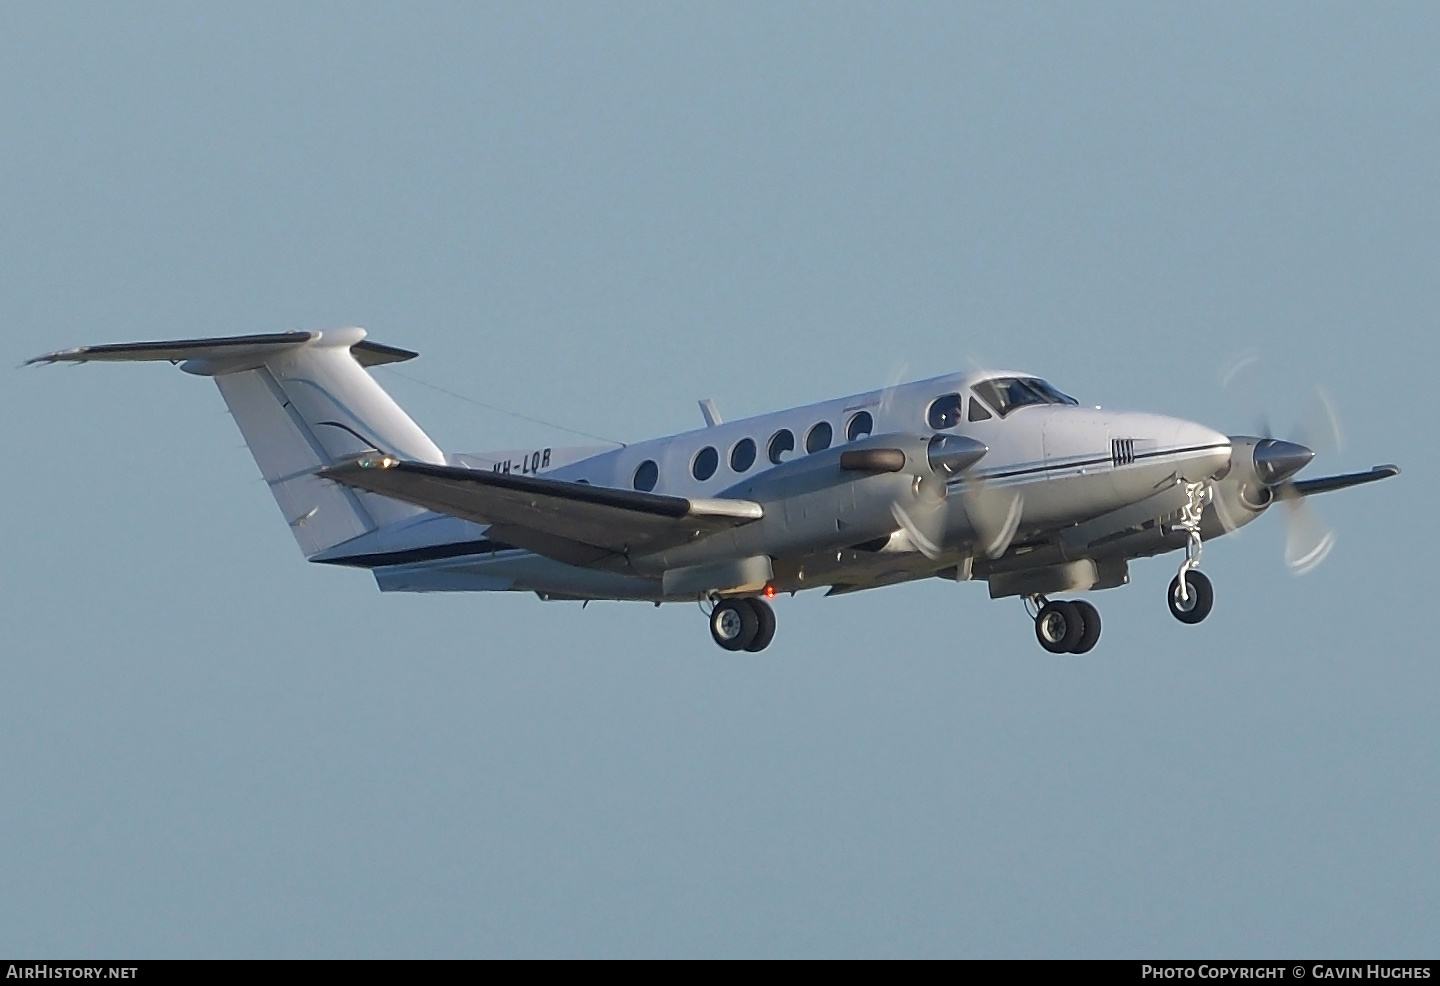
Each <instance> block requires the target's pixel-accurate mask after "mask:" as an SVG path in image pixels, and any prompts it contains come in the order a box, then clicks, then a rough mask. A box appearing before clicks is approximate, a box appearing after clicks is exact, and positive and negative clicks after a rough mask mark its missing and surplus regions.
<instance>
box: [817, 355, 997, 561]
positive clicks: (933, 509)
mask: <svg viewBox="0 0 1440 986" xmlns="http://www.w3.org/2000/svg"><path fill="white" fill-rule="evenodd" d="M903 372H904V367H903V365H902V366H901V367H900V368H899V370H898V371H897V372H896V373H894V374H892V379H891V381H890V382H889V383H888V384H887V385H886V387H885V389H884V390H883V391H882V392H881V395H880V401H879V403H878V405H877V407H876V414H877V417H878V418H879V420H880V421H881V422H883V425H882V427H886V428H887V429H888V428H895V427H897V426H898V427H899V429H900V430H902V431H907V432H908V431H910V430H912V428H919V427H922V426H923V425H925V424H928V422H926V423H922V422H908V421H906V422H897V421H895V420H894V417H893V415H892V413H891V412H892V408H893V407H894V406H895V401H894V397H895V393H896V390H897V389H898V386H899V377H900V375H901V374H903ZM874 451H876V452H880V451H885V452H892V451H893V452H896V453H899V454H900V457H901V459H903V458H904V453H903V451H902V450H900V449H893V450H892V449H885V450H880V449H876V450H874ZM987 452H989V448H988V447H987V446H985V445H984V444H983V443H981V442H977V441H975V440H974V439H973V438H965V437H963V436H960V435H935V436H933V437H932V438H931V439H930V440H929V444H928V445H927V446H926V447H925V452H924V458H923V461H905V462H901V463H899V464H897V465H896V466H895V467H894V469H893V470H892V471H896V472H898V471H901V470H902V469H906V468H907V467H908V470H909V471H910V472H911V473H912V475H914V477H915V480H914V484H913V485H912V487H911V493H912V495H911V496H910V497H897V498H896V499H895V500H894V501H893V502H892V503H891V504H890V514H891V516H892V517H894V519H895V523H896V524H897V525H899V529H900V530H902V531H904V532H905V535H906V537H908V538H909V540H910V543H911V544H912V545H914V547H915V549H916V550H917V551H919V552H920V553H921V554H922V555H924V556H925V557H926V558H928V559H930V560H931V561H936V560H938V559H939V558H940V556H941V554H942V553H943V552H944V549H945V535H946V531H947V529H948V527H949V513H950V499H949V496H948V488H947V483H948V482H949V480H950V479H951V478H952V477H954V476H958V475H959V474H960V473H962V472H964V471H965V470H966V469H969V468H970V467H971V466H973V465H974V464H975V463H977V462H979V461H980V460H981V459H982V458H983V457H984V456H985V454H986V453H987ZM912 458H913V459H918V458H919V457H918V456H913V457H912ZM841 462H842V466H844V462H845V460H844V459H843V458H842V460H841ZM849 468H854V467H853V466H852V467H849ZM959 499H960V502H961V505H962V506H963V508H964V510H965V515H966V517H967V518H968V519H969V521H970V526H971V527H972V528H973V529H974V530H975V532H976V536H977V539H978V547H979V548H980V550H981V551H982V552H984V553H985V555H986V556H988V557H990V558H999V557H1000V556H1001V555H1003V554H1004V553H1005V551H1006V549H1008V548H1009V547H1010V542H1011V541H1012V540H1013V539H1014V537H1015V531H1016V529H1017V528H1018V527H1019V524H1020V516H1021V513H1022V511H1023V508H1024V500H1023V498H1022V497H1021V495H1020V494H1019V492H1017V491H1014V490H1004V489H997V488H994V487H992V486H991V485H990V484H987V483H986V482H985V481H984V480H974V481H972V482H971V483H969V484H967V487H966V489H965V491H964V492H963V493H961V495H960V497H959Z"/></svg>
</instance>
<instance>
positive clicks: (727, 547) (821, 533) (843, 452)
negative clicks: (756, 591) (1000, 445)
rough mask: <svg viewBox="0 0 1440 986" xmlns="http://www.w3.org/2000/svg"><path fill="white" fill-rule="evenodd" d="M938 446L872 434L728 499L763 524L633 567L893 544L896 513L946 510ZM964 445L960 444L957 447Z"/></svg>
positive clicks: (768, 474)
mask: <svg viewBox="0 0 1440 986" xmlns="http://www.w3.org/2000/svg"><path fill="white" fill-rule="evenodd" d="M931 441H932V440H931V439H927V438H923V437H920V436H916V435H871V436H868V437H866V438H862V439H860V440H859V441H854V442H847V443H845V444H844V445H843V446H840V447H837V448H829V449H825V450H824V451H821V452H814V453H811V454H810V455H806V456H804V457H803V458H800V459H796V460H794V461H792V462H784V463H781V464H780V465H778V466H776V467H774V468H773V469H767V470H766V471H764V472H762V473H759V474H758V475H756V476H754V477H752V478H750V479H747V480H745V481H744V482H741V483H737V484H736V485H734V486H732V487H730V488H729V489H726V490H724V491H723V492H722V493H721V494H720V495H721V496H723V497H736V498H740V499H745V500H754V501H756V502H758V503H760V504H761V505H762V506H763V507H764V509H765V516H764V517H763V518H761V519H760V520H758V521H755V522H754V523H751V524H744V525H741V526H739V527H735V528H732V529H730V530H726V531H722V532H721V533H718V534H715V535H712V536H711V537H707V538H704V539H702V540H699V541H694V542H691V543H690V544H685V545H680V546H677V547H674V548H669V549H667V550H665V551H660V552H657V553H655V554H653V555H646V556H644V557H643V558H631V559H630V562H631V565H632V566H634V567H635V568H636V569H637V570H639V571H641V572H654V573H659V572H663V571H665V570H667V569H673V568H686V567H690V566H696V565H705V564H710V563H714V562H718V561H722V560H724V559H728V558H743V557H747V556H752V555H759V554H766V555H769V556H771V557H782V556H786V557H788V556H801V555H809V554H812V553H814V552H818V551H825V550H834V549H840V548H846V547H849V546H851V545H856V544H862V543H864V542H867V541H872V540H875V539H878V538H883V537H888V536H889V535H890V534H891V533H893V532H894V531H895V529H896V527H897V526H898V525H897V522H896V519H895V514H894V508H895V507H896V506H898V507H899V508H900V509H901V510H904V511H906V512H911V513H918V512H923V511H925V510H933V509H936V508H937V507H939V506H943V504H942V503H941V501H943V500H944V498H945V477H944V476H943V475H938V474H937V473H936V472H935V471H934V469H932V467H931V462H932V452H933V453H934V455H935V456H939V455H940V454H941V453H940V452H936V451H935V450H934V449H932V445H931ZM958 441H968V440H964V439H961V440H958ZM956 442H957V440H954V439H952V440H951V446H954V445H955V444H956ZM973 445H974V450H975V452H974V454H973V458H974V459H978V458H979V457H980V456H981V455H983V454H984V451H985V449H984V446H983V445H980V444H979V443H978V442H977V443H973ZM896 451H898V452H900V453H903V454H900V455H897V454H895V453H896ZM943 454H944V455H945V456H947V458H945V459H943V460H938V461H942V462H945V463H950V464H953V463H954V462H955V461H956V460H957V459H960V458H963V457H962V456H961V455H960V453H959V452H958V451H957V450H956V449H955V448H953V447H948V446H947V448H946V449H945V450H943Z"/></svg>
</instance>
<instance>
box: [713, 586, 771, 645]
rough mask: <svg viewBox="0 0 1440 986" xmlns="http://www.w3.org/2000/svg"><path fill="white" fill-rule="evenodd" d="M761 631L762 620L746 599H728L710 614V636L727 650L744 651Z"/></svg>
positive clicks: (717, 605)
mask: <svg viewBox="0 0 1440 986" xmlns="http://www.w3.org/2000/svg"><path fill="white" fill-rule="evenodd" d="M759 629H760V618H759V617H758V616H756V615H755V609H754V607H752V606H751V605H750V603H749V601H748V600H745V599H726V600H724V601H723V602H720V603H718V604H716V606H715V609H714V610H713V611H712V612H711V613H710V636H712V637H714V638H715V642H716V643H717V644H719V645H720V646H721V647H724V648H725V649H726V650H744V649H745V647H746V646H747V645H748V644H749V643H750V642H751V641H752V640H754V639H755V634H756V633H757V632H758V631H759Z"/></svg>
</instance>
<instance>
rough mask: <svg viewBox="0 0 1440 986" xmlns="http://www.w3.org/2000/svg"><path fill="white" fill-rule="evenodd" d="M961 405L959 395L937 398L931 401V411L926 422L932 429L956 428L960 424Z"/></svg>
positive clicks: (928, 412)
mask: <svg viewBox="0 0 1440 986" xmlns="http://www.w3.org/2000/svg"><path fill="white" fill-rule="evenodd" d="M961 403H962V401H961V399H960V395H959V394H946V395H945V396H944V397H937V398H935V400H933V401H931V403H930V410H929V411H927V412H926V414H925V420H926V421H929V422H930V427H931V428H937V429H938V428H954V427H955V426H956V425H958V424H959V423H960V405H961Z"/></svg>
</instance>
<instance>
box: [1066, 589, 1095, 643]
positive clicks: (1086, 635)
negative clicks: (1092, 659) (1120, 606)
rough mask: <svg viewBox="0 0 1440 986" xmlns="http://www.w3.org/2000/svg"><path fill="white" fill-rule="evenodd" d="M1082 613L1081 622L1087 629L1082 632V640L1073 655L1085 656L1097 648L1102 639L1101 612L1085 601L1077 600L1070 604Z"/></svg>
mask: <svg viewBox="0 0 1440 986" xmlns="http://www.w3.org/2000/svg"><path fill="white" fill-rule="evenodd" d="M1070 605H1071V606H1074V607H1075V608H1076V609H1078V610H1079V611H1080V621H1081V622H1082V623H1084V624H1085V629H1083V630H1082V631H1081V632H1080V640H1079V641H1078V642H1077V643H1076V644H1075V649H1074V650H1072V651H1071V652H1070V653H1072V654H1085V653H1088V652H1089V651H1090V648H1092V647H1094V646H1095V643H1096V641H1098V640H1099V639H1100V611H1099V610H1097V609H1096V608H1095V607H1094V606H1091V605H1090V604H1089V603H1087V602H1085V600H1083V599H1077V600H1075V601H1074V602H1072V603H1071V604H1070Z"/></svg>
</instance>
